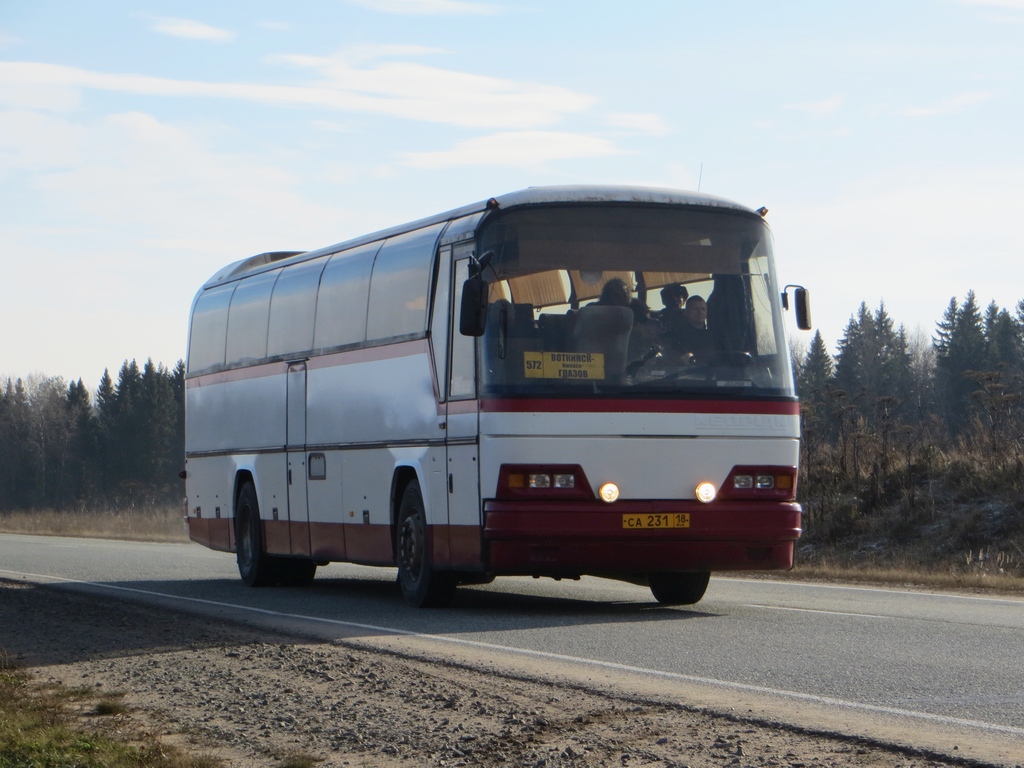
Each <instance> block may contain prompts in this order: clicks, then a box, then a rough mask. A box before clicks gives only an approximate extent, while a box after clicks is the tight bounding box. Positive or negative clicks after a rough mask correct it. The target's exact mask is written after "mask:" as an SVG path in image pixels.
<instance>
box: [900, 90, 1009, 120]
mask: <svg viewBox="0 0 1024 768" xmlns="http://www.w3.org/2000/svg"><path fill="white" fill-rule="evenodd" d="M993 96H994V94H992V93H990V92H988V91H974V92H973V93H960V94H957V95H956V96H950V97H948V98H945V99H943V100H942V101H940V102H938V103H937V104H933V105H931V106H929V107H907V108H906V109H904V110H902V111H901V113H900V114H902V115H904V116H906V117H934V116H936V115H951V114H953V113H955V112H962V111H963V110H965V109H967V108H968V107H973V106H974V105H975V104H982V103H984V102H986V101H989V100H990V99H992V98H993Z"/></svg>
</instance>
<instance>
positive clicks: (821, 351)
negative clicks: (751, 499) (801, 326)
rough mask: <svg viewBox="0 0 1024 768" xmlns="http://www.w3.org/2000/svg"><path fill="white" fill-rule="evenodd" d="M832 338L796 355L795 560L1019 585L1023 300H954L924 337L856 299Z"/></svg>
mask: <svg viewBox="0 0 1024 768" xmlns="http://www.w3.org/2000/svg"><path fill="white" fill-rule="evenodd" d="M838 349H839V353H838V355H837V356H835V357H833V356H832V355H830V354H829V353H828V351H827V349H826V347H825V345H824V342H823V341H822V339H821V335H820V334H817V335H815V337H814V339H813V341H812V342H811V346H810V348H809V350H807V351H806V353H803V354H798V355H797V356H796V357H797V366H796V368H797V378H798V382H799V389H800V395H801V422H802V430H803V440H802V444H801V453H802V455H801V467H800V487H799V491H800V492H799V497H800V500H801V502H802V504H803V507H804V528H805V531H806V533H805V535H804V537H803V538H802V539H801V540H800V543H799V545H798V546H799V550H798V551H799V554H798V560H799V562H800V564H801V566H800V568H801V571H802V572H804V573H817V574H832V573H834V574H836V576H835V577H836V578H848V577H851V576H852V577H855V578H858V579H870V580H876V581H886V582H893V581H895V582H897V583H911V582H912V583H915V584H932V583H937V584H941V585H943V586H945V585H955V586H959V587H963V588H972V589H974V588H988V587H991V588H998V589H1014V590H1020V589H1021V587H1022V585H1024V399H1022V397H1024V301H1021V302H1019V303H1018V304H1017V307H1016V313H1015V314H1011V313H1010V312H1009V311H1007V310H1005V309H1000V308H999V307H997V306H996V305H995V304H994V303H992V304H990V305H989V306H988V308H987V309H986V311H985V312H984V313H982V312H981V311H980V308H979V306H978V304H977V302H976V300H975V297H974V294H973V293H969V294H968V295H967V298H966V300H965V301H964V302H963V303H962V304H960V303H958V302H957V300H956V299H952V300H951V301H950V304H949V307H948V308H947V310H946V313H945V315H944V317H943V319H942V321H941V322H940V323H939V324H938V326H937V331H936V335H935V337H934V339H932V340H923V339H920V338H919V339H916V340H911V339H910V338H909V337H908V335H907V333H906V331H905V329H904V328H903V327H902V326H901V327H899V328H896V327H895V326H894V323H893V321H892V319H891V318H890V317H889V316H888V314H887V313H886V311H885V307H884V305H883V306H879V308H878V310H876V311H875V312H874V313H872V312H869V311H868V309H867V307H866V306H865V305H861V308H860V311H859V312H858V313H857V315H856V316H855V317H851V318H850V322H849V324H848V325H847V328H846V332H845V334H844V336H843V338H842V339H841V340H840V342H839V345H838ZM840 574H841V575H840Z"/></svg>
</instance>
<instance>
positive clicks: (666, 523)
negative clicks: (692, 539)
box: [622, 512, 690, 529]
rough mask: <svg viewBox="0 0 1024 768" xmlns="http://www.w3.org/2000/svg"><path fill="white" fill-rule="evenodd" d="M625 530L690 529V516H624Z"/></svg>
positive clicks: (683, 514) (687, 514) (669, 514)
mask: <svg viewBox="0 0 1024 768" xmlns="http://www.w3.org/2000/svg"><path fill="white" fill-rule="evenodd" d="M622 527H623V528H631V529H638V528H689V527H690V515H689V513H687V512H672V513H662V514H656V515H623V516H622Z"/></svg>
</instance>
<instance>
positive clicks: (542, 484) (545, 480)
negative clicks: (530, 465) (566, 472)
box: [526, 474, 551, 488]
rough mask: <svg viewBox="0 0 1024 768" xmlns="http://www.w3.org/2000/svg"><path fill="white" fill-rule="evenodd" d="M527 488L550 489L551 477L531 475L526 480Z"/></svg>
mask: <svg viewBox="0 0 1024 768" xmlns="http://www.w3.org/2000/svg"><path fill="white" fill-rule="evenodd" d="M526 487H527V488H550V487H551V475H541V474H535V475H529V476H528V477H527V478H526Z"/></svg>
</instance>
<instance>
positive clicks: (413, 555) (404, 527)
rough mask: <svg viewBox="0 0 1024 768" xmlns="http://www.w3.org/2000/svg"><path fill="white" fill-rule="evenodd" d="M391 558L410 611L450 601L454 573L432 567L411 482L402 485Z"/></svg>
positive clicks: (423, 514) (419, 504)
mask: <svg viewBox="0 0 1024 768" xmlns="http://www.w3.org/2000/svg"><path fill="white" fill-rule="evenodd" d="M395 559H396V560H397V562H398V584H399V586H400V587H401V588H402V597H404V598H405V602H407V603H408V604H409V605H411V606H412V607H414V608H434V607H439V606H443V605H447V604H448V603H450V602H451V599H452V597H454V595H455V587H456V584H457V581H456V578H455V575H454V574H452V573H446V572H444V571H438V570H436V569H435V568H434V565H433V562H432V557H431V547H430V541H429V540H428V538H427V515H426V511H425V510H424V507H423V497H422V496H421V495H420V487H419V484H418V483H417V482H415V481H413V482H411V483H409V485H408V486H406V488H405V493H403V494H402V503H401V505H400V506H399V508H398V531H397V541H396V552H395Z"/></svg>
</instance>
